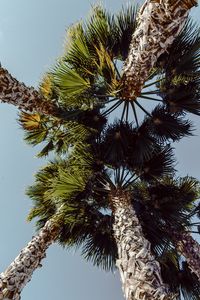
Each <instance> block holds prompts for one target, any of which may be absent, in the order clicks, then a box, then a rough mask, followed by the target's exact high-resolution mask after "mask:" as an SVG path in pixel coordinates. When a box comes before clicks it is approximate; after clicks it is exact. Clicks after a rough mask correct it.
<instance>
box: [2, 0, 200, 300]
mask: <svg viewBox="0 0 200 300" xmlns="http://www.w3.org/2000/svg"><path fill="white" fill-rule="evenodd" d="M96 2H97V1H96ZM96 2H95V1H93V0H90V1H89V0H82V1H81V0H34V1H33V0H29V1H27V0H14V1H13V0H12V1H11V0H1V1H0V3H1V9H0V61H1V63H2V65H3V66H5V67H6V68H7V69H8V70H9V71H10V72H11V73H12V74H14V75H15V76H16V77H17V78H18V80H21V81H24V82H25V83H26V84H27V85H33V86H35V87H36V86H37V84H38V81H39V79H40V78H41V76H42V74H43V73H44V72H45V71H46V70H47V69H48V67H50V66H51V65H52V64H53V62H54V60H55V58H56V57H58V56H59V55H60V54H61V53H62V47H63V38H64V35H65V29H66V28H67V26H69V25H70V24H72V23H74V22H76V21H78V20H80V18H84V17H85V16H86V15H87V13H88V11H89V10H90V7H91V4H92V3H96ZM126 3H127V1H125V0H118V1H116V0H106V1H103V4H105V5H106V7H107V8H109V9H110V10H112V11H116V10H118V9H119V8H120V7H121V5H122V4H126ZM193 15H194V17H195V18H196V20H197V19H198V17H200V8H196V9H194V10H193ZM16 117H17V110H16V109H14V108H13V107H11V106H8V105H4V104H0V143H1V145H0V146H1V147H0V149H1V155H0V195H1V196H0V201H1V202H0V204H1V206H0V207H1V209H0V228H1V245H0V270H2V271H3V270H4V269H5V268H6V266H8V265H9V263H10V262H11V261H12V260H13V258H15V256H16V255H17V254H18V253H19V251H20V249H22V248H23V247H24V246H25V245H26V243H27V242H28V241H29V240H30V238H31V236H32V235H33V233H34V224H33V223H31V224H29V223H27V222H26V216H27V213H28V211H29V209H30V207H31V201H30V200H29V199H27V197H25V196H24V190H25V188H26V187H27V186H28V185H30V184H31V183H32V182H33V174H34V173H35V172H36V171H37V170H38V168H39V166H41V165H43V164H44V161H42V160H39V159H36V158H34V155H35V154H36V149H32V148H31V147H29V146H27V145H26V144H25V143H24V142H23V132H22V131H21V130H20V129H19V126H18V124H17V123H16ZM193 119H194V120H195V125H196V127H197V128H198V130H196V136H194V137H192V138H190V139H184V140H183V141H181V143H179V144H178V145H175V146H176V149H177V151H176V155H177V158H178V161H179V164H178V165H177V169H178V170H179V174H180V175H186V174H189V175H192V176H195V177H197V178H199V179H200V175H199V169H200V161H199V153H200V142H199V141H200V139H199V136H200V130H199V129H200V118H193ZM23 299H28V300H35V299H37V300H46V299H48V300H55V299H67V300H80V299H82V300H94V299H95V300H102V299H104V300H122V299H123V296H122V293H121V286H120V281H119V278H118V276H117V274H110V273H105V272H103V271H101V270H98V269H96V268H94V267H93V266H92V265H91V264H90V263H87V262H85V261H84V260H83V259H82V258H81V257H80V256H79V254H78V253H74V252H73V251H71V252H70V253H69V252H67V251H66V250H64V249H62V248H61V247H59V246H57V245H54V246H52V247H51V248H50V249H49V251H48V255H47V259H46V260H44V261H43V268H42V269H40V270H39V271H37V272H36V273H35V274H34V276H33V278H32V281H31V283H29V284H28V285H27V287H26V288H25V290H24V292H23V294H22V300H23Z"/></svg>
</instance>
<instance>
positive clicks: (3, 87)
mask: <svg viewBox="0 0 200 300" xmlns="http://www.w3.org/2000/svg"><path fill="white" fill-rule="evenodd" d="M0 101H1V102H4V103H8V104H13V105H15V106H17V107H18V108H19V109H21V110H25V111H29V112H38V113H41V114H46V115H52V116H59V114H60V109H59V108H58V107H57V105H56V104H55V103H53V102H52V101H47V100H45V99H44V98H43V97H42V95H41V94H40V93H39V92H38V91H36V90H35V89H34V88H33V87H27V86H26V85H25V84H24V83H22V82H19V81H17V79H15V78H14V77H12V75H11V74H10V73H9V72H8V71H7V70H6V69H4V68H2V67H1V66H0Z"/></svg>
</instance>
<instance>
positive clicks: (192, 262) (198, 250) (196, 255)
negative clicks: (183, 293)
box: [172, 230, 200, 281]
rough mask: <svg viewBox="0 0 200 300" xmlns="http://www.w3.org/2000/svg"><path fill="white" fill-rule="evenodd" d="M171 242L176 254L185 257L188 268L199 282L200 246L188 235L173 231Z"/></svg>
mask: <svg viewBox="0 0 200 300" xmlns="http://www.w3.org/2000/svg"><path fill="white" fill-rule="evenodd" d="M172 234H173V237H172V238H173V240H174V242H175V244H176V249H177V251H178V253H179V254H180V255H182V256H184V257H185V259H186V261H187V263H188V267H189V268H190V270H191V272H192V273H194V274H195V275H196V276H197V278H198V279H199V281H200V245H199V243H198V242H197V241H195V240H194V239H193V237H192V236H191V235H190V233H187V232H181V233H179V232H177V231H173V230H172Z"/></svg>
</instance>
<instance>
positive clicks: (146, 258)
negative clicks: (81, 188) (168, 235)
mask: <svg viewBox="0 0 200 300" xmlns="http://www.w3.org/2000/svg"><path fill="white" fill-rule="evenodd" d="M110 202H111V205H112V207H113V215H114V225H113V233H114V237H115V240H116V243H117V248H118V260H117V263H116V264H117V267H118V269H119V272H120V275H121V280H122V287H123V292H124V295H125V298H126V300H141V299H143V300H169V299H174V298H173V296H172V295H170V294H169V292H168V288H167V286H166V285H165V284H164V283H163V280H162V278H161V269H160V266H159V263H158V262H157V261H156V259H155V257H154V255H153V254H152V252H151V244H150V243H149V241H148V240H147V239H146V238H145V237H144V235H143V232H142V227H141V225H140V223H139V220H138V218H137V216H136V213H135V211H134V208H133V206H132V204H131V200H130V195H129V193H128V192H125V191H124V192H123V191H121V190H116V191H112V192H111V194H110Z"/></svg>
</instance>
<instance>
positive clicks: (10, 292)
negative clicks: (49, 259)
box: [0, 220, 59, 300]
mask: <svg viewBox="0 0 200 300" xmlns="http://www.w3.org/2000/svg"><path fill="white" fill-rule="evenodd" d="M58 234H59V227H58V226H56V224H55V222H53V221H51V220H50V221H48V222H47V223H46V224H45V226H44V227H43V228H42V229H41V230H40V232H39V233H38V234H37V235H36V236H35V237H33V238H32V240H31V241H30V242H29V243H28V245H27V246H26V247H25V248H24V249H23V250H22V251H21V253H20V254H19V255H18V256H17V257H16V258H15V260H14V261H13V262H12V263H11V264H10V266H9V267H8V268H7V269H6V270H5V272H3V273H1V274H0V299H1V300H2V299H4V300H5V299H13V300H19V299H20V293H21V291H22V290H23V288H24V287H25V285H26V284H27V282H28V281H30V280H31V276H32V274H33V272H34V271H35V270H36V269H37V268H38V267H41V264H40V263H41V260H42V259H43V258H44V257H45V256H46V254H45V253H46V250H47V248H48V247H49V246H50V245H51V244H52V243H53V242H54V241H55V239H56V237H57V236H58Z"/></svg>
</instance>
